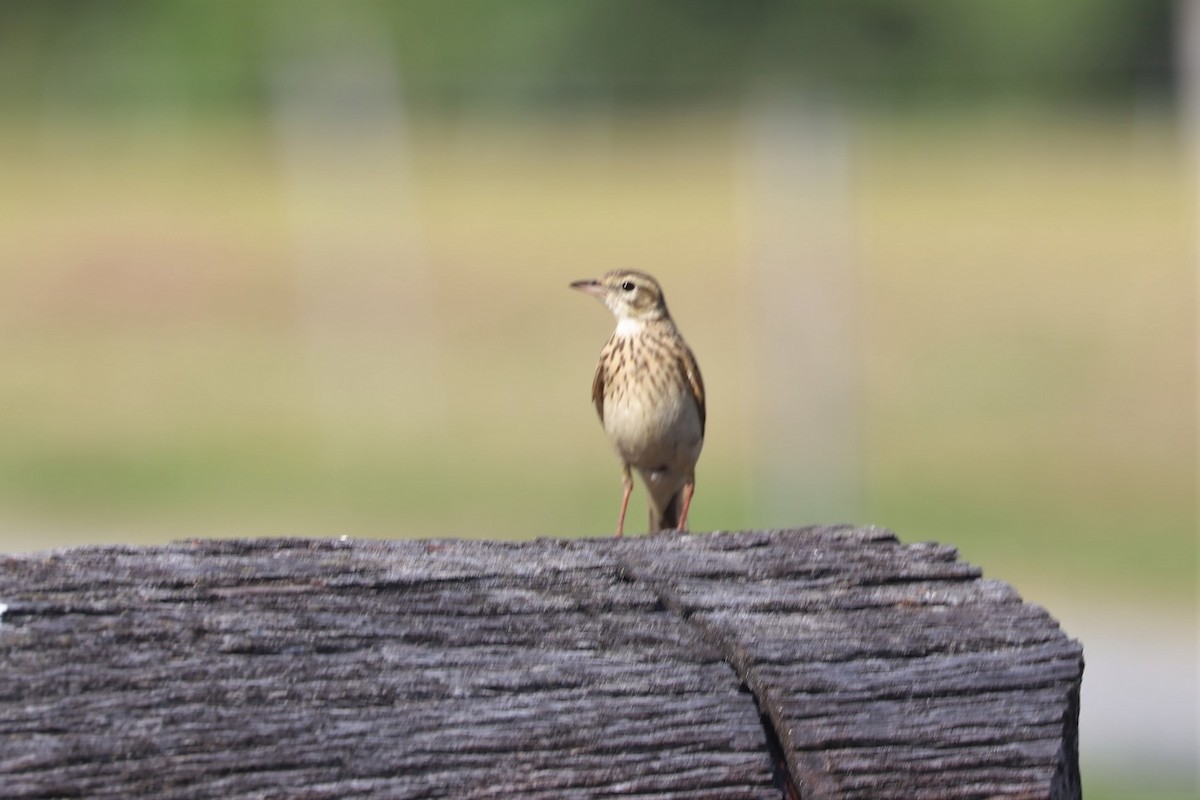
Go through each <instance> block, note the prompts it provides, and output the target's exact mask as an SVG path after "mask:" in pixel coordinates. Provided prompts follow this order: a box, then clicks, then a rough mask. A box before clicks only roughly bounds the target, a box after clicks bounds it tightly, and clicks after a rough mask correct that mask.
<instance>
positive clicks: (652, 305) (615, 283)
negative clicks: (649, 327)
mask: <svg viewBox="0 0 1200 800" xmlns="http://www.w3.org/2000/svg"><path fill="white" fill-rule="evenodd" d="M571 288H572V289H578V290H579V291H581V292H586V293H587V294H590V295H593V296H594V297H598V298H600V300H601V301H603V302H604V305H606V306H608V307H609V310H611V311H612V312H613V314H614V315H616V317H617V319H618V320H626V319H627V320H636V321H639V322H644V321H649V320H656V319H664V318H666V316H667V301H666V300H665V299H664V298H663V293H662V287H660V286H659V285H658V281H656V280H654V278H653V277H652V276H650V275H647V274H646V273H644V272H637V271H636V270H631V269H615V270H613V271H612V272H608V273H606V274H604V275H603V276H602V277H600V278H596V279H594V280H586V281H575V282H574V283H572V284H571Z"/></svg>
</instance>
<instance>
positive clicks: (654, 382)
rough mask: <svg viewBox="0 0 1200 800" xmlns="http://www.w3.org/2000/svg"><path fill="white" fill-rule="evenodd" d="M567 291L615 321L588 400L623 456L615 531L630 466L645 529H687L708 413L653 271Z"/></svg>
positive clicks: (609, 276)
mask: <svg viewBox="0 0 1200 800" xmlns="http://www.w3.org/2000/svg"><path fill="white" fill-rule="evenodd" d="M571 288H572V289H578V290H579V291H581V292H584V293H586V294H590V295H592V296H593V297H596V298H599V299H600V301H601V302H603V303H604V305H606V306H608V308H609V310H610V311H612V313H613V315H614V316H616V318H617V327H616V330H614V331H613V334H612V336H610V337H609V339H608V342H607V343H606V344H605V345H604V349H603V350H602V351H601V352H600V363H599V364H597V365H596V375H595V378H593V380H592V403H593V404H594V405H595V406H596V413H597V414H599V415H600V422H601V424H602V425H603V426H604V431H605V433H607V434H608V438H609V441H610V442H611V443H612V446H613V449H614V450H616V452H617V456H618V457H619V458H620V459H621V476H622V489H623V492H622V495H621V513H620V516H619V517H618V518H617V536H622V535H623V534H624V531H625V512H626V511H627V510H628V508H629V495H630V493H631V492H632V491H633V479H632V477H631V474H630V472H631V470H636V471H637V473H638V475H639V476H640V477H641V479H642V482H643V483H644V484H645V486H646V493H647V494H648V495H649V506H650V532H651V533H658V532H659V531H667V530H679V531H686V530H687V516H688V509H689V507H690V506H691V504H692V494H693V493H694V492H695V489H696V461H697V460H698V459H699V458H700V449H701V448H702V447H703V445H704V426H705V418H706V411H705V402H704V381H703V379H702V378H701V377H700V367H699V366H698V365H697V364H696V357H695V356H694V355H692V351H691V349H690V348H688V346H687V343H686V342H685V341H684V340H683V336H682V334H680V332H679V329H678V328H677V327H676V326H675V322H674V320H672V319H671V314H670V312H669V311H667V301H666V299H665V298H664V296H663V291H662V287H661V286H660V285H659V283H658V281H657V280H655V279H654V277H653V276H651V275H648V274H646V273H645V272H639V271H637V270H631V269H618V270H613V271H611V272H608V273H605V274H604V275H603V276H602V277H600V278H595V279H591V280H581V281H575V282H574V283H572V284H571Z"/></svg>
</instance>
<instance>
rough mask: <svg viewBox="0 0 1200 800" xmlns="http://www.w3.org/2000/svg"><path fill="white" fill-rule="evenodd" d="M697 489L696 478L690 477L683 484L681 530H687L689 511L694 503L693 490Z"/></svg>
mask: <svg viewBox="0 0 1200 800" xmlns="http://www.w3.org/2000/svg"><path fill="white" fill-rule="evenodd" d="M694 491H696V479H695V478H689V479H688V482H687V483H685V484H684V485H683V508H682V509H680V510H679V530H681V531H686V530H687V512H688V508H690V507H691V505H692V492H694Z"/></svg>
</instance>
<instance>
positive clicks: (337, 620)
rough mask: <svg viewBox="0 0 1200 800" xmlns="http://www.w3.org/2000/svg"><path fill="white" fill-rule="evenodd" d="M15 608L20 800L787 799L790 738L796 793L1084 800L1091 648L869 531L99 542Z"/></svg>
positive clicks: (22, 575)
mask: <svg viewBox="0 0 1200 800" xmlns="http://www.w3.org/2000/svg"><path fill="white" fill-rule="evenodd" d="M0 603H3V604H6V605H7V610H6V611H5V612H4V614H3V616H2V617H0V670H2V671H3V681H2V682H0V787H2V791H0V795H2V796H4V797H12V798H34V797H97V798H117V797H122V798H123V797H131V796H147V797H149V796H153V797H164V798H194V797H196V798H198V797H212V796H221V797H230V798H276V797H280V798H282V797H289V798H291V797H303V798H335V797H347V796H355V797H459V796H469V797H482V798H501V797H527V798H585V797H638V798H646V799H647V800H648V799H649V798H760V797H761V798H779V797H782V796H784V795H783V791H784V787H783V783H782V781H785V780H786V779H787V778H784V777H782V776H780V775H776V774H775V772H776V770H775V764H774V763H773V762H774V758H773V751H772V745H773V744H774V745H777V746H778V747H780V748H781V752H782V757H781V758H780V760H781V761H785V762H786V769H787V771H788V772H790V776H789V777H790V779H791V780H792V781H793V782H794V784H795V785H796V786H797V787H798V788H799V791H800V796H802V797H804V798H806V800H812V799H815V798H832V797H863V798H866V797H870V798H890V797H896V798H900V797H904V798H926V797H928V798H934V797H938V798H943V797H945V798H985V797H1022V798H1035V797H1036V798H1050V797H1053V798H1060V797H1061V798H1074V797H1079V777H1078V767H1077V754H1076V751H1075V748H1076V744H1075V742H1076V738H1075V736H1076V723H1077V716H1078V687H1079V681H1080V674H1081V670H1082V656H1081V651H1080V648H1079V646H1078V644H1076V643H1074V642H1071V641H1070V640H1068V639H1067V637H1066V636H1065V635H1064V634H1063V633H1062V632H1061V631H1060V630H1059V628H1058V626H1057V625H1056V624H1055V622H1054V621H1053V619H1052V618H1050V617H1049V615H1048V614H1047V613H1046V612H1045V611H1043V610H1041V609H1039V608H1036V607H1034V606H1029V605H1026V604H1023V603H1022V602H1021V601H1020V598H1019V597H1017V595H1016V594H1015V593H1014V592H1013V591H1012V590H1011V589H1010V588H1009V587H1007V586H1005V585H1004V584H1001V583H997V582H995V581H986V580H982V579H981V578H980V576H979V571H978V570H977V569H975V568H973V567H971V566H969V565H966V564H963V563H962V562H959V561H957V560H956V556H955V553H954V551H953V550H951V549H949V548H944V547H934V546H909V547H904V546H901V545H899V544H898V543H897V542H896V541H895V539H894V538H893V537H892V536H891V535H890V534H888V533H887V532H885V531H880V530H877V529H829V528H820V529H804V530H796V531H776V532H744V533H729V534H712V535H706V536H657V537H647V538H636V539H635V538H630V539H624V540H612V539H603V540H575V541H557V540H538V541H534V542H524V543H498V542H479V541H407V542H376V541H364V542H340V541H326V540H282V539H272V540H235V541H198V542H181V543H177V544H173V545H169V546H164V547H153V548H134V547H89V548H79V549H75V550H68V551H60V552H55V553H50V554H35V555H28V556H11V557H4V558H2V559H0ZM747 689H749V691H747ZM760 711H761V715H760Z"/></svg>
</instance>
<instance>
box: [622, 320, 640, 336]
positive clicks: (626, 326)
mask: <svg viewBox="0 0 1200 800" xmlns="http://www.w3.org/2000/svg"><path fill="white" fill-rule="evenodd" d="M645 324H646V323H644V322H642V321H641V320H640V319H631V318H629V317H623V318H621V319H619V320H617V334H616V335H617V336H637V335H638V334H640V333H641V332H642V328H643V327H644V326H645Z"/></svg>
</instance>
